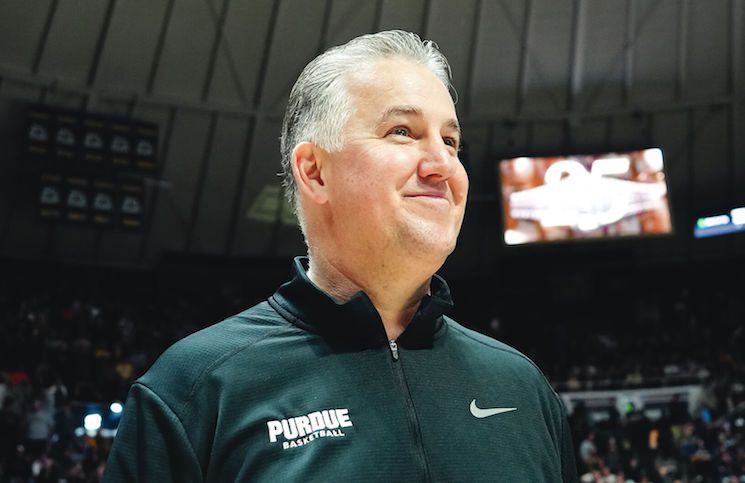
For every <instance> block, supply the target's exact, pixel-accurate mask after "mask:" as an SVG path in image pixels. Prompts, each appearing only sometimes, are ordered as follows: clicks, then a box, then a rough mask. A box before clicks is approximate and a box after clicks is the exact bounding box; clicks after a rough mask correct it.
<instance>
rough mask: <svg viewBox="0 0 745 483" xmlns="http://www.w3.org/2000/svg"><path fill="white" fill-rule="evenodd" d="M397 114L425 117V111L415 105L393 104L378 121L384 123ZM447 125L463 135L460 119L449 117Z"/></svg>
mask: <svg viewBox="0 0 745 483" xmlns="http://www.w3.org/2000/svg"><path fill="white" fill-rule="evenodd" d="M396 116H419V117H424V112H423V111H422V110H421V109H420V108H418V107H415V106H393V107H390V108H388V109H386V110H385V112H384V113H383V115H382V116H380V120H379V121H378V125H380V124H383V123H384V122H386V121H388V120H389V119H390V118H392V117H396ZM445 125H446V126H448V127H449V128H452V129H455V130H456V131H458V135H459V136H460V135H461V130H460V124H458V121H457V120H455V119H448V121H447V122H446V123H445Z"/></svg>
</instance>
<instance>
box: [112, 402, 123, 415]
mask: <svg viewBox="0 0 745 483" xmlns="http://www.w3.org/2000/svg"><path fill="white" fill-rule="evenodd" d="M123 409H124V406H122V403H120V402H119V401H114V402H113V403H111V405H110V406H109V411H111V412H112V413H114V414H121V413H122V410H123Z"/></svg>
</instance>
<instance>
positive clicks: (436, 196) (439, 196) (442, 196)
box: [406, 193, 448, 201]
mask: <svg viewBox="0 0 745 483" xmlns="http://www.w3.org/2000/svg"><path fill="white" fill-rule="evenodd" d="M406 198H419V199H434V200H443V201H447V200H448V197H447V195H446V194H445V193H414V194H410V195H406Z"/></svg>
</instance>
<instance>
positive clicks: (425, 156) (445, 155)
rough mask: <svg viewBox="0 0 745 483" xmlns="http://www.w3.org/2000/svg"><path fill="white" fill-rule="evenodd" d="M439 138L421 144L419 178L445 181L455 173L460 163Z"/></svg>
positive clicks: (456, 156) (450, 149)
mask: <svg viewBox="0 0 745 483" xmlns="http://www.w3.org/2000/svg"><path fill="white" fill-rule="evenodd" d="M452 149H453V148H451V147H450V146H448V145H447V144H445V141H443V140H442V138H441V137H439V136H437V137H436V138H430V139H428V140H427V141H426V142H423V143H422V152H421V159H420V161H419V167H418V171H419V177H420V178H424V179H433V180H447V179H449V178H450V177H451V176H453V174H454V173H455V170H456V169H457V165H458V163H459V162H460V161H459V160H458V155H457V154H454V153H453V152H452Z"/></svg>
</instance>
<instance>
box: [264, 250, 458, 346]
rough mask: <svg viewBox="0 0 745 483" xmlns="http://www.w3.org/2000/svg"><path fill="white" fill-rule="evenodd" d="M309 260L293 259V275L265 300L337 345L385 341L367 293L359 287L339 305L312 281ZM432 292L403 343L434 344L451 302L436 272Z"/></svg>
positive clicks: (425, 298)
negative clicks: (309, 272)
mask: <svg viewBox="0 0 745 483" xmlns="http://www.w3.org/2000/svg"><path fill="white" fill-rule="evenodd" d="M307 264H308V258H307V257H296V258H295V260H294V263H293V272H294V275H293V278H292V279H291V280H290V281H289V282H287V283H285V284H283V285H282V286H280V287H279V289H278V290H277V291H276V292H275V293H274V295H272V297H271V298H270V299H269V303H270V304H271V305H272V306H273V307H274V308H275V309H276V310H277V311H279V312H280V313H281V314H282V315H284V316H285V317H287V318H288V319H289V320H290V321H291V322H292V323H294V324H295V325H297V326H299V327H301V328H303V329H305V330H310V331H312V332H316V333H318V334H320V335H321V336H323V337H324V338H325V339H326V340H327V341H328V342H329V343H330V344H332V345H334V346H336V347H338V348H342V349H344V348H348V349H349V350H358V349H365V348H372V347H379V346H380V345H382V344H386V343H387V340H386V334H385V328H384V327H383V321H382V320H381V319H380V315H379V314H378V311H377V310H376V309H375V306H374V305H373V304H372V301H371V300H370V298H369V297H368V296H367V294H365V293H364V292H362V291H360V292H357V293H356V294H355V295H353V296H352V298H351V299H349V300H348V301H347V302H343V303H339V302H337V301H336V300H334V299H333V298H331V296H329V295H328V294H327V293H326V292H324V291H322V290H321V289H319V288H318V287H317V286H316V285H315V284H313V282H311V281H310V279H309V278H308V275H307V274H306V270H307ZM430 292H431V295H427V296H425V297H424V298H423V299H422V302H421V304H420V305H419V309H418V310H417V312H416V314H415V315H414V318H413V319H412V321H411V322H410V323H409V325H408V327H407V328H406V330H405V331H404V333H403V334H401V336H400V337H399V338H398V340H397V342H398V343H399V344H400V345H402V346H403V347H406V348H409V349H424V348H429V347H432V344H433V342H434V339H435V337H437V336H439V335H440V334H441V333H442V331H443V330H444V328H445V324H444V321H443V317H442V316H443V314H444V313H445V312H446V311H447V310H449V309H450V308H451V307H452V306H453V301H452V298H451V296H450V288H449V287H448V285H447V283H445V280H443V279H442V278H441V277H439V276H438V275H434V276H433V277H432V282H431V286H430Z"/></svg>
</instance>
